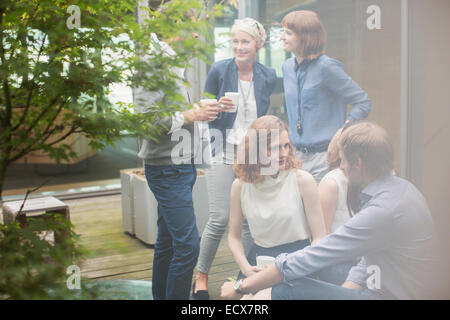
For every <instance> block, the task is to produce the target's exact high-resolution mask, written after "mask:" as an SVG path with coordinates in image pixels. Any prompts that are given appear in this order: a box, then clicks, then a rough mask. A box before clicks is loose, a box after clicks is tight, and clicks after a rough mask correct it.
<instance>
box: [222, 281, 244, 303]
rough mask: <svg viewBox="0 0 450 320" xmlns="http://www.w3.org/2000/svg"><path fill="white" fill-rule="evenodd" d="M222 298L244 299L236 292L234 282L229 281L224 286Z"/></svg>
mask: <svg viewBox="0 0 450 320" xmlns="http://www.w3.org/2000/svg"><path fill="white" fill-rule="evenodd" d="M220 297H221V298H222V299H225V300H238V299H240V298H242V295H240V294H239V293H237V292H236V291H235V290H234V281H228V282H225V283H224V284H223V285H222V288H221V289H220Z"/></svg>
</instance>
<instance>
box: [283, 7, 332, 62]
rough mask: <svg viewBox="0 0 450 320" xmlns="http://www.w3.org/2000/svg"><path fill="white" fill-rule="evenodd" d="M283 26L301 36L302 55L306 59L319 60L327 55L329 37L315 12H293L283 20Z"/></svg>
mask: <svg viewBox="0 0 450 320" xmlns="http://www.w3.org/2000/svg"><path fill="white" fill-rule="evenodd" d="M281 24H282V25H283V27H284V28H287V29H290V30H292V31H293V32H294V33H295V34H296V35H298V36H300V41H301V43H300V55H301V56H302V57H303V58H304V59H307V60H313V59H317V58H318V57H320V56H321V55H322V54H324V53H325V44H326V39H327V35H326V32H325V28H324V27H323V24H322V21H321V20H320V18H319V16H318V15H317V13H315V12H314V11H309V10H301V11H292V12H290V13H288V14H287V15H286V16H285V17H284V18H283V20H282V21H281Z"/></svg>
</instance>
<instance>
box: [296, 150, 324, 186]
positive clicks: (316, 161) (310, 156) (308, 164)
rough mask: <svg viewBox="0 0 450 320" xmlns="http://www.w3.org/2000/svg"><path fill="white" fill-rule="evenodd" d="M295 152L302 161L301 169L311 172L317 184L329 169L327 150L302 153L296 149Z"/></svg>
mask: <svg viewBox="0 0 450 320" xmlns="http://www.w3.org/2000/svg"><path fill="white" fill-rule="evenodd" d="M295 154H296V156H297V157H298V158H299V159H300V160H301V161H302V169H303V170H305V171H308V172H309V173H311V175H312V176H313V177H314V179H315V180H316V182H317V184H319V183H320V181H321V180H322V178H323V177H324V176H325V175H326V174H327V172H328V169H329V164H328V160H327V154H328V152H327V151H324V152H316V153H303V152H301V151H298V150H297V151H296V153H295Z"/></svg>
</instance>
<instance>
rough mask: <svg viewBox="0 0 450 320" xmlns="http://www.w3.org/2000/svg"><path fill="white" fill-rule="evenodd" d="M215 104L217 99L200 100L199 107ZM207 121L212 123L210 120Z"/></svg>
mask: <svg viewBox="0 0 450 320" xmlns="http://www.w3.org/2000/svg"><path fill="white" fill-rule="evenodd" d="M215 102H217V99H200V104H201V105H204V104H209V103H215ZM209 121H212V120H209Z"/></svg>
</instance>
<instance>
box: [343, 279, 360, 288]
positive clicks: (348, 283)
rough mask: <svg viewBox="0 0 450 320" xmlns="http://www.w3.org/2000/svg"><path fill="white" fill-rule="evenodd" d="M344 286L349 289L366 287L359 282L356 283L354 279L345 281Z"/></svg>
mask: <svg viewBox="0 0 450 320" xmlns="http://www.w3.org/2000/svg"><path fill="white" fill-rule="evenodd" d="M342 288H347V289H352V290H362V289H364V288H363V287H361V286H360V285H359V284H357V283H354V282H353V281H345V282H344V283H343V284H342Z"/></svg>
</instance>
